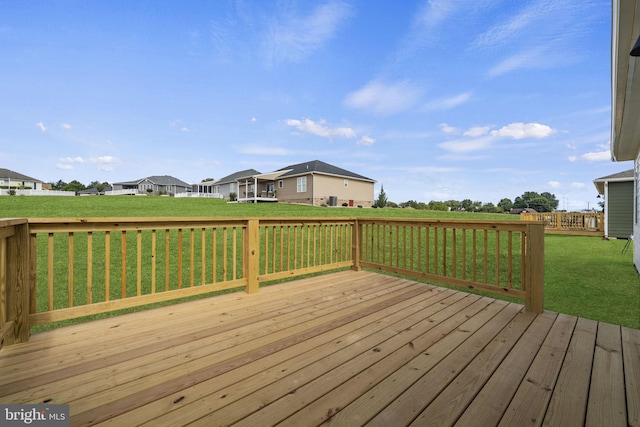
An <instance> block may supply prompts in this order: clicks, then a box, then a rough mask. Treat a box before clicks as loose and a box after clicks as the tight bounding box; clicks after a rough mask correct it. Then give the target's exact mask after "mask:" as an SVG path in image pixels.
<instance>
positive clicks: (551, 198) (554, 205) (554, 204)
mask: <svg viewBox="0 0 640 427" xmlns="http://www.w3.org/2000/svg"><path fill="white" fill-rule="evenodd" d="M541 196H542V197H544V198H546V199H547V200H548V201H549V204H550V205H551V210H554V211H555V210H556V209H558V205H559V204H560V201H559V200H558V199H556V195H555V194H551V193H548V192H546V191H545V192H544V193H542V194H541Z"/></svg>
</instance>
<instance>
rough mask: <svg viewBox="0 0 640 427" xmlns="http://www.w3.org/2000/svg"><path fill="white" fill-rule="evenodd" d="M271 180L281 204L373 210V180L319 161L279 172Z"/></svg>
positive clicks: (285, 168) (301, 164)
mask: <svg viewBox="0 0 640 427" xmlns="http://www.w3.org/2000/svg"><path fill="white" fill-rule="evenodd" d="M278 172H280V173H279V174H278ZM273 179H274V181H275V182H274V186H275V191H276V194H277V198H278V201H280V202H286V203H303V204H308V205H313V206H319V205H323V204H325V205H328V206H342V205H344V204H346V205H348V206H362V207H371V206H373V201H374V194H373V191H374V189H373V186H374V184H375V181H374V180H373V179H371V178H367V177H365V176H362V175H359V174H357V173H354V172H350V171H348V170H346V169H341V168H339V167H337V166H333V165H330V164H328V163H325V162H322V161H320V160H312V161H310V162H305V163H299V164H296V165H291V166H287V167H284V168H282V169H279V170H278V171H276V172H275V173H274V177H273Z"/></svg>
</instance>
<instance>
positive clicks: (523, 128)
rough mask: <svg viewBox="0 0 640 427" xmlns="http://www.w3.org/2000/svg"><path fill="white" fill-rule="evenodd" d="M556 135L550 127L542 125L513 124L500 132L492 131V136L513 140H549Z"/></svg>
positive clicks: (502, 128) (504, 127)
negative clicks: (548, 138)
mask: <svg viewBox="0 0 640 427" xmlns="http://www.w3.org/2000/svg"><path fill="white" fill-rule="evenodd" d="M553 133H555V130H553V129H552V128H551V127H550V126H547V125H543V124H540V123H511V124H509V125H507V126H503V127H501V128H500V129H498V130H494V131H491V135H492V136H497V137H509V138H513V139H523V138H547V137H549V136H551V135H552V134H553Z"/></svg>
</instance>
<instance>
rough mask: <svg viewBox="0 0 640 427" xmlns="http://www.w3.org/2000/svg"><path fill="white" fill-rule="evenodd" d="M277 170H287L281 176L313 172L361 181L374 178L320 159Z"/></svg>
mask: <svg viewBox="0 0 640 427" xmlns="http://www.w3.org/2000/svg"><path fill="white" fill-rule="evenodd" d="M278 170H279V171H286V170H288V172H285V173H283V174H282V175H280V177H281V178H284V177H288V176H296V175H306V174H308V173H311V172H313V173H320V174H326V175H336V176H341V177H347V178H353V179H360V180H363V181H371V182H375V180H373V179H371V178H367V177H366V176H362V175H359V174H357V173H353V172H350V171H348V170H346V169H342V168H339V167H337V166H333V165H330V164H328V163H325V162H323V161H320V160H312V161H310V162H305V163H299V164H297V165H291V166H287V167H284V168H281V169H278Z"/></svg>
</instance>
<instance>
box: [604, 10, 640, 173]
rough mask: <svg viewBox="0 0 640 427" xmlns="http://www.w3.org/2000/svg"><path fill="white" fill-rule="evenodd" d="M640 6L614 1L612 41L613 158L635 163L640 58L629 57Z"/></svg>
mask: <svg viewBox="0 0 640 427" xmlns="http://www.w3.org/2000/svg"><path fill="white" fill-rule="evenodd" d="M638 4H639V3H638V2H636V1H626V0H613V22H612V33H611V34H612V40H611V93H612V103H611V113H612V114H611V157H612V158H613V160H614V161H618V162H619V161H624V160H635V158H636V156H637V153H638V151H640V127H639V126H638V117H640V62H639V61H640V58H637V57H634V56H631V55H630V54H629V53H630V52H631V49H632V48H633V46H634V44H635V43H636V40H637V37H638V35H637V28H638V27H640V13H638V9H640V7H639V6H638Z"/></svg>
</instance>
